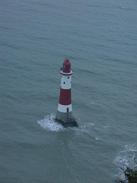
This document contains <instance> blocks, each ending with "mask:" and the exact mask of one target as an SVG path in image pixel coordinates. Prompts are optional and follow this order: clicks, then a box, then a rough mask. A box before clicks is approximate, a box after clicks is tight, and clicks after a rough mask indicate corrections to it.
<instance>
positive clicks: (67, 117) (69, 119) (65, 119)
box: [55, 111, 78, 127]
mask: <svg viewBox="0 0 137 183" xmlns="http://www.w3.org/2000/svg"><path fill="white" fill-rule="evenodd" d="M55 120H56V121H57V122H58V123H60V124H62V125H63V126H64V127H78V123H77V121H76V119H75V118H74V117H73V115H72V112H68V113H63V112H59V111H57V114H56V118H55Z"/></svg>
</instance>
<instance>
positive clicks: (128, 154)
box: [114, 145, 137, 182]
mask: <svg viewBox="0 0 137 183" xmlns="http://www.w3.org/2000/svg"><path fill="white" fill-rule="evenodd" d="M136 158H137V148H136V146H135V145H126V146H125V147H124V149H123V150H122V151H120V152H119V154H118V155H117V157H116V158H115V160H114V164H115V165H116V166H117V168H118V175H117V178H118V179H120V180H123V181H124V182H126V177H125V174H124V171H125V170H126V168H127V167H128V168H131V169H135V168H137V162H136Z"/></svg>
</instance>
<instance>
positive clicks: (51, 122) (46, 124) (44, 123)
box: [37, 114, 64, 132]
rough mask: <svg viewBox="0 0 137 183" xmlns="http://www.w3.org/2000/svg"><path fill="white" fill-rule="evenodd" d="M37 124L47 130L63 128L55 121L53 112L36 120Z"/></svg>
mask: <svg viewBox="0 0 137 183" xmlns="http://www.w3.org/2000/svg"><path fill="white" fill-rule="evenodd" d="M37 122H38V124H39V125H40V126H41V127H42V128H44V129H46V130H49V131H55V132H57V131H60V130H63V129H64V128H63V126H62V125H61V124H59V123H57V122H56V121H55V116H54V115H53V114H50V115H47V116H45V117H44V119H42V120H39V121H37Z"/></svg>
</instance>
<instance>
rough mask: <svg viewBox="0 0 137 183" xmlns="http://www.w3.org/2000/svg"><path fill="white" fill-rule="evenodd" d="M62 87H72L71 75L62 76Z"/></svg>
mask: <svg viewBox="0 0 137 183" xmlns="http://www.w3.org/2000/svg"><path fill="white" fill-rule="evenodd" d="M61 88H62V89H66V90H68V89H71V76H63V75H62V77H61Z"/></svg>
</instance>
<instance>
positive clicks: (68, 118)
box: [55, 59, 78, 127]
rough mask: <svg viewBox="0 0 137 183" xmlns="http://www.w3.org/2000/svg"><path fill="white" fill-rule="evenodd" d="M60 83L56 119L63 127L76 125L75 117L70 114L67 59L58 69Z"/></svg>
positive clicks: (69, 70) (68, 62) (70, 71)
mask: <svg viewBox="0 0 137 183" xmlns="http://www.w3.org/2000/svg"><path fill="white" fill-rule="evenodd" d="M60 74H61V85H60V95H59V103H58V109H57V113H56V118H55V119H56V121H57V122H59V123H61V124H62V125H63V126H64V127H73V126H78V124H77V122H76V120H75V118H74V117H73V115H72V101H71V76H72V70H71V63H70V61H69V60H68V59H65V60H64V62H63V67H62V68H61V69H60Z"/></svg>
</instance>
